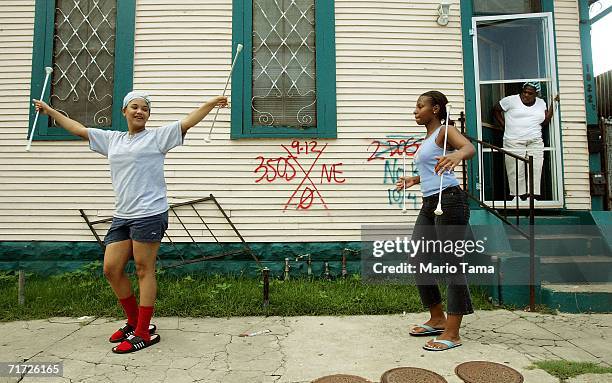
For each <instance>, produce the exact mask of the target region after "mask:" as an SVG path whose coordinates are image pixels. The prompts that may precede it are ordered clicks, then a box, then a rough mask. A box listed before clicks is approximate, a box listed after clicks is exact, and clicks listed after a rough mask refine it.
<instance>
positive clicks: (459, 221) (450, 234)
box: [411, 186, 474, 315]
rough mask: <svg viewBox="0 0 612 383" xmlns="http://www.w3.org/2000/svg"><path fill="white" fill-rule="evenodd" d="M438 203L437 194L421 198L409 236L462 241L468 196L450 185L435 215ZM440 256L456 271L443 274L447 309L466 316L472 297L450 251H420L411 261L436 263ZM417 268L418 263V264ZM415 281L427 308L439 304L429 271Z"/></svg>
mask: <svg viewBox="0 0 612 383" xmlns="http://www.w3.org/2000/svg"><path fill="white" fill-rule="evenodd" d="M437 205H438V194H434V195H432V196H428V197H423V206H422V207H421V211H420V212H419V215H418V217H417V220H416V223H415V227H414V231H413V234H412V239H414V240H419V239H423V238H424V239H425V240H437V241H447V240H451V241H453V242H454V241H462V240H465V236H466V230H467V227H468V224H469V219H470V208H469V206H468V203H467V195H466V194H465V192H464V191H463V190H461V188H460V187H459V186H453V187H450V188H447V189H444V190H443V191H442V210H443V212H444V213H443V214H442V215H440V216H436V215H435V214H434V211H435V210H436V207H437ZM435 258H439V260H440V261H441V262H440V264H441V265H444V264H446V263H448V264H450V265H456V266H457V267H458V270H459V272H458V273H446V274H444V275H443V278H444V280H445V282H446V284H447V297H446V300H447V312H448V313H449V314H456V315H465V314H471V313H473V312H474V309H473V308H472V299H471V297H470V290H469V288H468V284H467V279H466V277H465V274H463V273H462V272H461V268H460V267H459V262H461V258H458V257H457V256H455V254H453V253H444V252H443V253H438V254H432V253H419V254H417V255H416V256H415V257H414V258H413V261H411V262H415V263H416V264H418V263H423V262H425V263H429V262H435V261H436V259H435ZM417 267H418V266H417ZM415 280H416V284H417V288H418V290H419V295H420V296H421V302H423V305H424V306H425V307H427V308H430V307H431V306H434V305H436V304H439V303H442V297H441V295H440V289H439V288H438V281H437V278H436V276H435V275H433V274H432V273H417V274H415Z"/></svg>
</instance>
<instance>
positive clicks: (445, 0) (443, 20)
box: [436, 0, 452, 26]
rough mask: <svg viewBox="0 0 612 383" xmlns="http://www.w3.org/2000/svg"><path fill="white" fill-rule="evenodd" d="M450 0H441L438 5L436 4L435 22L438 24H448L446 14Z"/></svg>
mask: <svg viewBox="0 0 612 383" xmlns="http://www.w3.org/2000/svg"><path fill="white" fill-rule="evenodd" d="M451 4H452V2H451V0H441V1H440V5H439V6H438V14H439V15H440V16H438V20H436V22H437V23H438V25H442V26H445V25H448V15H449V14H450V7H451Z"/></svg>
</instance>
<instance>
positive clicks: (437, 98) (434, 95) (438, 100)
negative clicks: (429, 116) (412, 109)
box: [421, 90, 455, 125]
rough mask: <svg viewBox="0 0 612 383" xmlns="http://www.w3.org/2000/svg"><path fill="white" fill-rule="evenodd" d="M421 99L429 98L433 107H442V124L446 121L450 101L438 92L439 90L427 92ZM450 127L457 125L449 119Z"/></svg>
mask: <svg viewBox="0 0 612 383" xmlns="http://www.w3.org/2000/svg"><path fill="white" fill-rule="evenodd" d="M421 97H428V98H429V99H430V100H431V106H432V107H433V106H436V105H438V107H440V122H445V121H446V104H448V99H447V98H446V96H445V95H444V93H442V92H438V91H437V90H430V91H429V92H425V93H423V94H422V95H421ZM448 124H449V125H455V123H454V121H453V120H451V119H450V118H449V120H448Z"/></svg>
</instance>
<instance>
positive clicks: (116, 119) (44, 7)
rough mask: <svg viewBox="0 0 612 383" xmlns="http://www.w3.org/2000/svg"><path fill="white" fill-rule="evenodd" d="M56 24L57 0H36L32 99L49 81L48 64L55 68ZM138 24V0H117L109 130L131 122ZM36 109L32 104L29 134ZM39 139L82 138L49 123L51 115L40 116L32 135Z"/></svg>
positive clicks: (124, 126) (49, 90)
mask: <svg viewBox="0 0 612 383" xmlns="http://www.w3.org/2000/svg"><path fill="white" fill-rule="evenodd" d="M54 23H55V0H36V4H35V16H34V41H33V51H32V77H31V78H32V81H31V86H30V99H33V98H36V99H38V98H40V92H41V90H42V88H43V82H44V80H45V71H44V68H45V67H53V39H54V32H55V28H54ZM135 24H136V0H117V16H116V30H115V31H116V36H117V37H116V43H115V73H114V84H113V114H112V116H113V122H112V126H110V127H104V128H106V129H112V130H121V131H127V123H126V121H125V118H123V115H122V113H121V106H122V100H123V96H125V94H126V93H127V92H129V91H130V90H132V86H133V81H134V80H133V74H134V31H135ZM50 95H51V86H50V84H47V89H46V90H45V95H44V100H45V101H48V100H49V97H50ZM35 115H36V111H35V110H34V108H33V107H30V115H29V123H28V136H29V134H30V131H31V130H32V124H33V122H34V117H35ZM32 139H33V140H36V141H68V140H79V139H80V138H79V137H77V136H74V135H72V134H70V133H68V132H67V131H66V130H64V129H63V128H60V127H53V126H49V117H47V116H45V115H42V114H41V115H40V116H39V117H38V122H37V126H36V131H35V132H34V137H33V138H32Z"/></svg>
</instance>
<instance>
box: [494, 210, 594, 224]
mask: <svg viewBox="0 0 612 383" xmlns="http://www.w3.org/2000/svg"><path fill="white" fill-rule="evenodd" d="M513 213H514V212H513V210H508V215H507V217H506V219H508V220H509V221H510V222H511V223H512V224H515V225H516V216H515V215H514V214H513ZM500 214H502V215H503V213H500ZM523 214H526V213H523ZM518 222H519V225H520V226H527V225H529V217H526V216H521V217H519V220H518ZM535 224H536V225H559V226H572V225H576V226H578V225H582V224H583V219H582V218H580V217H578V216H572V215H550V216H548V215H546V216H542V215H540V216H536V217H535Z"/></svg>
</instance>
